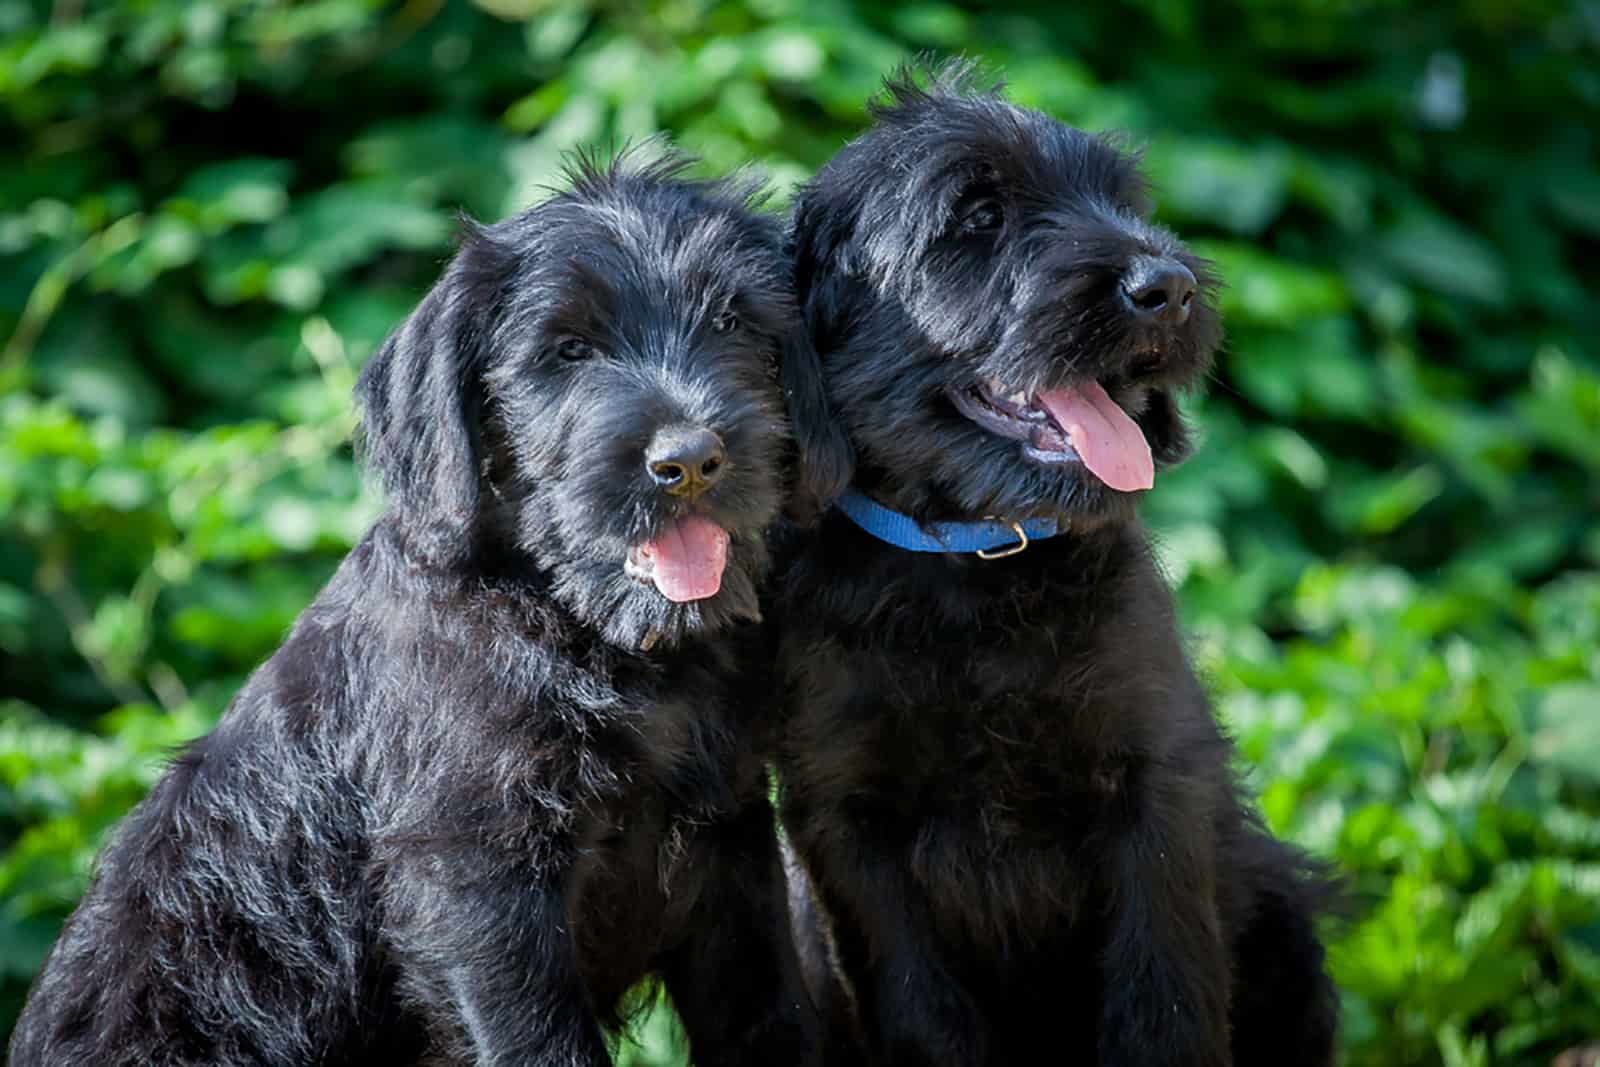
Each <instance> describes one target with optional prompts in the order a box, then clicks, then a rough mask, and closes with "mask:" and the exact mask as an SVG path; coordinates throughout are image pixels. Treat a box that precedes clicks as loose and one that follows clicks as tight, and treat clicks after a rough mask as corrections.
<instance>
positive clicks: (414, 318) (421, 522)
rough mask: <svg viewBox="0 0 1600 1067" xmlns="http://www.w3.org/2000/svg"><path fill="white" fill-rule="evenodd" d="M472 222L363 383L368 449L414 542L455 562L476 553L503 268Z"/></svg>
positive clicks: (434, 556)
mask: <svg viewBox="0 0 1600 1067" xmlns="http://www.w3.org/2000/svg"><path fill="white" fill-rule="evenodd" d="M496 259H498V257H497V256H496V255H495V253H494V251H493V244H492V241H491V239H490V238H489V237H488V236H487V235H486V234H485V233H484V232H483V231H481V230H479V229H477V228H476V227H474V226H472V225H471V224H468V226H467V229H466V232H465V237H464V240H463V243H462V247H461V250H460V251H459V252H458V253H457V254H456V257H455V259H453V260H452V261H451V263H450V265H449V266H448V267H446V268H445V272H444V275H443V276H442V277H441V278H440V279H439V281H438V282H437V283H436V284H435V285H434V287H433V289H432V291H430V292H429V293H428V295H427V296H425V297H423V299H422V302H421V303H420V304H418V305H417V309H416V310H415V311H413V312H412V313H411V317H410V318H408V319H407V320H406V321H405V324H404V325H402V326H401V327H400V328H399V329H398V330H396V331H395V332H394V333H392V334H390V335H389V338H388V340H386V341H385V342H384V343H383V346H382V347H381V348H379V349H378V351H377V353H376V354H375V355H374V356H373V357H372V358H371V359H370V360H369V361H368V362H367V365H366V366H365V367H364V368H362V371H361V376H360V378H359V379H357V382H356V404H357V406H358V407H359V408H360V410H361V438H362V454H363V458H364V459H365V461H366V463H367V465H368V466H369V467H371V468H372V469H373V470H375V471H376V472H377V473H378V476H379V477H380V478H381V479H382V482H383V488H384V491H385V493H386V494H387V496H388V506H389V513H390V514H391V515H392V516H394V517H395V518H396V519H397V520H398V522H399V524H400V529H401V531H402V534H403V536H404V538H405V543H406V547H407V549H408V550H410V551H414V552H415V553H416V554H417V555H418V556H419V557H421V558H422V559H425V560H427V561H429V562H433V563H439V564H449V563H452V562H459V561H461V560H463V559H465V558H466V557H467V556H468V555H469V554H470V553H471V551H472V547H473V544H472V541H473V532H474V526H475V520H476V517H477V512H478V495H479V482H480V481H481V475H480V465H481V457H482V448H481V445H480V442H479V420H480V416H481V409H482V405H483V386H482V366H481V364H482V362H483V353H484V351H485V346H486V345H487V343H488V342H487V339H486V336H485V335H486V333H487V331H488V322H487V320H488V316H489V305H490V302H491V301H492V299H493V294H494V293H495V292H497V291H498V288H499V285H500V280H499V277H497V275H499V276H500V277H503V273H502V272H500V271H497V270H495V269H494V263H493V262H491V261H492V260H496Z"/></svg>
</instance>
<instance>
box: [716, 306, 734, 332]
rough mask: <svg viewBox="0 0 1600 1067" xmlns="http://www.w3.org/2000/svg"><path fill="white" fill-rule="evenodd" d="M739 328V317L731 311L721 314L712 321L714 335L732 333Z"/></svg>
mask: <svg viewBox="0 0 1600 1067" xmlns="http://www.w3.org/2000/svg"><path fill="white" fill-rule="evenodd" d="M738 328H739V316H737V315H735V314H734V313H733V312H731V311H723V312H720V313H718V315H717V317H716V318H714V319H712V320H711V331H712V332H713V333H732V332H733V331H734V330H737V329H738Z"/></svg>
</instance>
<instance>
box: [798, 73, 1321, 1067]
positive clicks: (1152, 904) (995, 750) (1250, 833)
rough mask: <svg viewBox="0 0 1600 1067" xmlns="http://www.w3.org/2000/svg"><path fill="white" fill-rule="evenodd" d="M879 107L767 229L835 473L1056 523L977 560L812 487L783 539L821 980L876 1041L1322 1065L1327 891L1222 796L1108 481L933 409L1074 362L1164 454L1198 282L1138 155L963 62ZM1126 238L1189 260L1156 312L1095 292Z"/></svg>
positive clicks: (1045, 379) (986, 1051)
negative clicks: (878, 521)
mask: <svg viewBox="0 0 1600 1067" xmlns="http://www.w3.org/2000/svg"><path fill="white" fill-rule="evenodd" d="M875 115H876V119H877V122H876V124H875V126H874V127H873V128H872V129H871V130H869V131H868V132H867V133H866V134H864V135H863V136H862V137H860V138H859V139H858V140H856V141H854V142H853V143H851V144H850V145H849V146H847V147H846V148H844V149H843V150H842V151H841V152H840V153H839V154H838V155H837V156H836V157H835V158H834V160H833V161H832V162H830V163H829V164H828V165H827V166H826V167H825V168H824V169H823V170H822V171H821V173H819V174H818V176H817V177H816V179H815V180H814V181H813V182H812V183H811V184H810V185H809V186H808V187H807V188H806V189H804V190H803V192H802V194H801V196H800V197H799V200H798V203H797V205H796V209H795V215H794V233H793V243H794V253H795V270H796V277H797V281H798V286H797V288H798V290H799V296H800V300H801V303H802V309H803V312H804V314H805V316H806V319H807V323H808V325H809V328H810V330H811V335H812V338H813V340H814V341H815V342H816V347H817V353H818V356H819V358H820V359H821V361H822V369H823V373H824V377H825V381H826V392H827V398H826V402H827V403H828V404H829V405H831V407H832V409H833V410H834V411H835V412H836V413H837V416H836V417H837V419H838V421H839V422H840V423H841V424H842V425H843V427H844V428H845V429H846V430H847V432H848V437H849V445H850V448H851V449H852V450H853V459H854V462H855V484H856V485H857V486H858V487H859V488H860V489H862V490H863V491H865V492H867V493H868V494H870V495H871V496H873V497H875V498H876V499H877V500H879V501H880V502H882V503H884V504H886V505H888V506H890V507H892V508H895V509H898V510H900V511H902V512H905V513H907V514H910V515H912V516H914V517H916V518H917V519H918V520H920V521H932V520H961V519H966V520H976V519H979V518H982V517H984V516H989V515H997V516H1003V517H1006V518H1022V517H1025V516H1053V517H1056V518H1058V519H1059V520H1060V521H1061V523H1062V525H1063V526H1065V527H1067V529H1066V531H1065V532H1064V533H1062V534H1061V535H1059V536H1057V537H1054V538H1052V539H1049V540H1043V541H1038V542H1035V543H1034V544H1033V545H1031V546H1030V547H1029V548H1027V549H1026V550H1025V551H1023V552H1022V553H1020V554H1019V555H1015V556H1012V557H1010V558H1006V559H999V560H993V561H984V560H980V559H978V558H976V557H974V556H971V555H965V556H956V555H949V554H936V553H930V554H923V553H912V552H907V551H904V550H902V549H899V548H895V547H892V546H890V545H888V544H885V543H883V542H880V541H877V540H875V539H874V538H872V537H871V536H869V535H867V534H866V533H864V532H863V531H862V530H860V529H858V528H857V527H856V526H855V525H853V524H852V523H851V522H850V521H849V520H848V519H847V518H845V517H844V516H843V515H841V514H839V513H837V512H835V513H833V514H831V515H830V516H828V517H827V518H826V519H825V521H824V522H823V524H822V525H821V527H820V529H819V531H818V532H817V533H816V534H815V535H814V536H809V537H805V538H802V539H799V540H798V541H797V543H796V544H795V545H794V546H793V551H792V559H788V560H787V561H786V562H785V563H784V565H783V574H782V577H781V579H780V581H779V589H778V592H777V615H778V617H779V619H778V621H779V623H780V627H781V629H782V638H781V650H780V668H781V670H782V671H783V672H784V675H785V681H786V685H787V690H788V702H789V707H788V716H789V724H788V726H787V728H786V736H785V740H784V743H783V746H782V757H781V761H780V775H779V778H780V782H781V783H782V787H783V795H782V811H783V819H784V823H785V825H786V827H787V828H788V830H789V832H790V835H791V839H792V843H793V846H794V848H795V850H796V852H797V854H798V857H799V859H800V864H799V866H800V867H801V868H803V870H804V872H805V873H807V874H809V876H810V882H811V886H810V888H809V891H801V892H796V893H795V894H794V900H795V905H796V912H797V921H796V928H797V933H798V936H799V939H800V943H801V952H802V955H803V956H804V957H805V959H806V960H807V962H808V964H809V968H810V971H811V974H810V975H809V977H810V978H811V979H812V980H813V984H814V985H815V986H816V987H817V994H818V996H819V997H820V998H822V999H823V1000H825V1001H830V1002H831V1003H832V1010H833V1011H834V1013H835V1014H836V1016H837V1017H841V1018H844V1017H848V1018H850V1019H851V1021H852V1024H853V1025H855V1026H858V1027H859V1028H860V1031H861V1033H862V1035H863V1036H864V1037H865V1044H866V1047H867V1049H869V1050H870V1053H871V1055H872V1058H873V1059H875V1060H876V1061H879V1062H883V1063H887V1064H894V1065H909V1064H941V1065H949V1064H966V1065H976V1064H996V1065H999V1064H1005V1065H1012V1064H1018V1063H1024V1062H1033V1061H1035V1060H1037V1059H1038V1058H1039V1056H1040V1055H1041V1054H1044V1053H1046V1052H1048V1058H1050V1059H1052V1060H1055V1061H1059V1062H1062V1063H1084V1064H1091V1063H1094V1064H1101V1065H1104V1067H1158V1065H1160V1067H1180V1065H1181V1067H1224V1065H1228V1064H1236V1065H1241V1067H1242V1065H1246V1064H1268V1063H1271V1064H1275V1065H1276V1064H1291V1063H1292V1064H1297V1065H1304V1067H1316V1065H1318V1064H1328V1063H1330V1062H1331V1061H1332V1044H1333V1033H1334V1024H1335V999H1334V995H1333V991H1332V988H1331V986H1330V984H1329V982H1328V980H1327V978H1326V977H1325V974H1324V970H1323V950H1322V947H1321V945H1320V944H1319V942H1318V938H1317V935H1316V932H1315V929H1314V926H1315V918H1316V915H1317V912H1318V910H1319V908H1320V906H1321V901H1322V896H1323V892H1324V889H1325V882H1324V881H1323V879H1322V876H1321V874H1320V872H1318V871H1317V870H1316V869H1315V868H1314V866H1313V865H1312V864H1310V863H1309V862H1308V861H1307V860H1306V859H1305V857H1303V856H1301V855H1300V854H1299V853H1297V852H1296V851H1294V850H1292V849H1291V848H1289V847H1288V846H1286V845H1284V844H1281V843H1279V842H1278V841H1276V840H1274V839H1273V838H1272V837H1271V836H1270V835H1269V834H1268V833H1267V832H1266V830H1265V829H1264V828H1263V827H1262V825H1261V824H1260V822H1259V821H1258V820H1257V818H1256V817H1255V816H1254V815H1253V814H1252V813H1251V811H1250V810H1249V808H1248V806H1247V804H1246V802H1245V801H1244V799H1243V798H1242V796H1241V792H1240V789H1239V787H1238V785H1237V783H1236V781H1235V777H1234V774H1233V772H1232V770H1231V767H1230V762H1231V758H1232V750H1231V748H1230V745H1229V743H1228V742H1227V740H1226V738H1225V737H1224V736H1223V734H1222V732H1221V730H1220V729H1219V727H1218V724H1217V723H1216V721H1215V719H1214V717H1213V715H1212V713H1211V711H1210V709H1209V707H1208V704H1207V700H1206V696H1205V694H1204V692H1203V691H1202V689H1201V686H1200V685H1199V684H1198V683H1197V681H1196V679H1195V676H1194V674H1193V672H1192V670H1191V669H1190V667H1189V665H1188V663H1187V662H1186V659H1185V655H1184V651H1183V648H1182V645H1181V642H1180V638H1179V634H1178V630H1177V626H1176V621H1175V617H1174V609H1173V602H1172V598H1171V595H1170V593H1169V592H1168V590H1167V588H1166V585H1165V583H1164V582H1163V581H1162V579H1161V577H1160V575H1159V573H1158V571H1157V569H1156V567H1155V565H1154V563H1153V562H1152V559H1151V555H1150V552H1149V549H1148V546H1147V542H1146V538H1145V535H1144V534H1143V532H1142V530H1141V529H1140V527H1139V525H1138V524H1137V521H1136V519H1135V517H1134V506H1133V505H1134V501H1133V497H1134V495H1135V494H1132V493H1122V492H1117V491H1114V490H1112V489H1110V488H1108V487H1107V486H1106V485H1104V484H1102V483H1101V482H1100V481H1099V479H1097V478H1096V477H1095V476H1094V475H1093V474H1091V473H1089V472H1088V471H1087V470H1086V469H1085V468H1084V467H1083V466H1082V465H1081V464H1080V463H1077V462H1075V461H1061V460H1060V459H1057V460H1055V461H1052V462H1042V461H1040V460H1038V459H1036V458H1034V457H1033V456H1031V455H1030V454H1029V452H1028V450H1027V448H1026V446H1025V443H1024V442H1023V441H1021V440H1018V439H1014V438H1010V437H1005V436H1000V435H997V434H994V433H991V432H990V431H989V430H987V429H985V428H984V427H983V426H981V425H979V424H978V423H977V422H975V421H974V420H973V419H972V418H971V417H969V415H968V414H964V413H963V410H962V407H961V406H960V404H959V403H958V400H959V399H960V398H961V396H962V393H963V391H964V390H968V389H970V388H971V387H972V386H973V385H974V383H977V382H981V381H983V380H985V379H998V380H999V381H1000V382H1001V383H1003V384H1005V385H1008V386H1011V387H1014V388H1016V389H1018V390H1021V391H1024V392H1026V393H1028V394H1030V395H1033V394H1036V393H1037V392H1038V391H1040V390H1044V389H1055V388H1063V387H1078V386H1079V385H1081V384H1082V383H1084V382H1086V381H1088V380H1090V379H1093V380H1094V381H1096V382H1098V383H1100V384H1101V385H1102V386H1103V387H1104V388H1105V389H1106V390H1107V392H1108V393H1109V394H1110V395H1111V396H1113V397H1115V398H1116V399H1117V401H1118V402H1119V403H1120V405H1121V406H1122V407H1123V408H1124V410H1126V411H1127V412H1128V413H1129V414H1132V415H1134V416H1135V418H1136V421H1137V422H1138V424H1139V425H1140V427H1141V428H1142V430H1143V432H1144V435H1145V437H1146V438H1147V439H1148V441H1149V442H1150V445H1151V447H1152V451H1153V453H1154V455H1155V458H1156V460H1157V461H1158V463H1160V464H1170V463H1172V462H1175V461H1176V460H1178V459H1180V458H1181V457H1182V456H1183V455H1184V453H1185V451H1186V449H1187V435H1186V432H1185V428H1184V425H1183V422H1182V420H1181V418H1180V415H1179V412H1178V407H1177V404H1176V402H1175V400H1174V390H1178V389H1182V388H1185V387H1188V386H1190V385H1192V384H1194V383H1196V382H1197V381H1198V380H1199V379H1200V378H1201V377H1202V376H1203V374H1204V372H1205V370H1206V368H1207V367H1208V366H1209V362H1210V358H1211V355H1212V352H1213V350H1214V349H1215V347H1216V346H1217V344H1218V342H1219V339H1220V330H1219V327H1218V324H1217V317H1216V314H1215V312H1214V311H1213V310H1212V308H1211V307H1210V304H1209V300H1210V297H1211V294H1212V292H1213V290H1214V288H1215V282H1214V281H1213V280H1211V278H1210V276H1209V274H1208V272H1207V270H1206V265H1205V264H1204V263H1202V262H1200V261H1198V260H1197V259H1196V258H1195V257H1194V256H1192V255H1191V254H1190V253H1189V252H1188V251H1187V250H1186V249H1185V248H1184V246H1183V245H1182V244H1181V243H1179V241H1178V240H1177V239H1176V238H1175V237H1174V236H1173V235H1172V234H1170V233H1168V232H1166V231H1165V230H1163V229H1160V228H1159V227H1157V226H1155V225H1153V224H1152V223H1150V222H1149V221H1148V219H1147V214H1148V211H1149V203H1148V199H1147V197H1146V194H1145V191H1144V187H1143V184H1142V183H1141V181H1140V178H1139V174H1138V171H1137V168H1136V162H1135V160H1134V159H1133V158H1131V157H1130V156H1129V155H1128V154H1127V153H1126V152H1124V151H1121V150H1119V149H1118V147H1117V146H1116V145H1114V144H1112V143H1109V142H1107V141H1106V140H1103V139H1100V138H1096V137H1092V136H1090V135H1088V134H1085V133H1082V132H1080V131H1078V130H1074V129H1070V128H1068V127H1066V126H1063V125H1061V124H1060V123H1057V122H1055V121H1053V120H1052V119H1050V118H1047V117H1046V116H1044V115H1042V114H1039V113H1037V112H1034V111H1029V110H1024V109H1022V108H1019V107H1016V106H1013V105H1011V104H1009V103H1007V102H1006V101H1005V100H1004V99H1003V98H1002V97H1001V96H1000V95H999V92H998V90H996V89H991V88H988V87H985V86H981V85H977V84H976V80H975V78H974V77H973V75H972V73H971V71H970V70H969V69H968V68H964V67H954V68H946V69H945V70H943V71H941V72H939V73H937V74H936V75H935V76H934V77H933V79H932V82H931V84H919V83H918V82H917V81H915V80H913V79H910V78H902V79H900V80H897V81H894V82H892V83H891V85H890V86H889V99H888V100H887V102H885V103H884V104H883V105H882V106H880V107H878V108H877V109H876V112H875ZM1135 256H1146V257H1157V258H1160V259H1162V260H1164V261H1177V262H1179V263H1182V264H1184V265H1185V266H1186V267H1187V268H1188V269H1189V270H1190V271H1192V272H1193V274H1194V276H1195V277H1196V279H1198V293H1197V294H1196V298H1195V300H1194V302H1193V305H1192V307H1191V308H1190V313H1189V315H1188V317H1187V319H1186V321H1184V322H1182V323H1181V324H1179V323H1172V322H1154V323H1152V322H1150V321H1148V317H1145V318H1140V317H1138V316H1135V315H1134V314H1132V311H1131V309H1130V308H1129V307H1128V306H1127V305H1126V304H1124V302H1123V301H1122V298H1121V294H1120V293H1119V286H1120V285H1121V284H1122V280H1123V279H1124V277H1126V275H1127V272H1128V271H1129V269H1130V264H1131V263H1132V262H1133V259H1134V257H1135ZM822 415H823V412H822V411H821V410H820V409H811V410H808V411H806V412H805V413H803V414H802V413H799V412H796V413H795V418H796V419H797V421H803V420H805V419H814V418H819V417H822ZM851 458H852V457H851V455H850V454H848V453H843V452H841V453H840V454H838V455H836V456H835V458H834V462H833V464H832V465H831V466H829V467H827V468H826V469H827V470H829V471H834V470H837V469H838V468H839V467H840V466H841V465H843V464H845V463H847V462H848V461H849V460H850V459H851ZM834 488H836V486H834V485H832V484H827V485H819V486H817V489H818V491H819V492H822V493H827V492H829V491H831V490H832V489H834ZM784 554H785V556H786V557H787V556H788V555H790V552H789V550H788V549H786V550H785V553H784ZM797 873H798V872H797ZM824 963H830V964H831V969H832V970H833V971H835V972H836V973H837V975H839V976H842V979H843V980H842V982H839V983H836V982H832V981H830V980H829V976H828V975H827V974H826V973H820V972H822V971H823V969H824V968H823V966H822V965H823V964H824Z"/></svg>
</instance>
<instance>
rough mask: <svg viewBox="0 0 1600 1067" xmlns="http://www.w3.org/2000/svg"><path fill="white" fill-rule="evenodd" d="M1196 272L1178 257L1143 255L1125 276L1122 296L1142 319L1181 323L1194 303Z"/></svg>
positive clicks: (1170, 323) (1169, 323) (1172, 324)
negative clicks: (1161, 257) (1179, 260)
mask: <svg viewBox="0 0 1600 1067" xmlns="http://www.w3.org/2000/svg"><path fill="white" fill-rule="evenodd" d="M1194 290H1195V280H1194V272H1193V271H1191V270H1190V269H1189V268H1188V267H1185V266H1184V265H1183V264H1182V263H1179V262H1178V261H1177V260H1175V259H1157V258H1156V257H1154V256H1140V257H1139V258H1138V259H1135V260H1134V261H1133V263H1132V265H1130V266H1129V267H1128V270H1127V273H1125V274H1124V275H1123V276H1122V300H1123V303H1125V304H1127V305H1128V310H1129V311H1131V312H1133V314H1134V315H1136V316H1137V317H1139V318H1141V319H1147V320H1149V321H1151V322H1161V323H1166V324H1167V325H1169V326H1178V325H1181V324H1182V323H1183V322H1184V321H1186V320H1187V319H1188V318H1189V305H1190V304H1192V303H1194Z"/></svg>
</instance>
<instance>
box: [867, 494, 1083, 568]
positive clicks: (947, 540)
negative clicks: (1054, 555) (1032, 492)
mask: <svg viewBox="0 0 1600 1067" xmlns="http://www.w3.org/2000/svg"><path fill="white" fill-rule="evenodd" d="M839 510H840V511H842V512H844V513H845V514H846V515H847V516H849V518H850V521H851V522H853V523H855V524H856V525H857V526H859V527H861V528H862V529H863V530H865V531H867V533H869V534H871V535H872V536H873V537H876V538H877V539H878V540H880V541H887V542H888V543H889V544H891V545H894V546H895V547H896V548H903V549H905V550H907V551H908V552H953V553H956V554H961V553H966V552H976V553H977V554H978V555H979V556H982V557H983V558H984V559H998V558H1000V557H1001V556H1014V555H1016V554H1017V553H1018V552H1021V551H1022V550H1023V549H1024V548H1027V547H1028V542H1030V541H1040V540H1043V539H1044V538H1046V537H1054V536H1055V535H1056V534H1058V533H1060V532H1061V531H1060V530H1059V529H1058V528H1057V526H1056V520H1054V519H1029V520H1028V521H1026V522H1005V521H1002V520H998V519H984V520H983V521H981V522H930V523H928V524H927V525H925V526H924V525H921V524H919V523H918V522H917V521H916V520H915V519H913V518H912V517H911V516H909V515H902V514H900V513H899V512H898V511H891V510H890V509H888V508H886V507H884V506H883V505H882V504H880V503H878V502H877V501H876V500H873V499H872V498H871V497H869V496H867V494H865V493H863V492H861V491H860V490H858V489H851V490H848V491H847V492H846V493H845V494H844V496H842V497H840V498H839ZM995 549H1003V550H1004V551H999V552H996V551H994V550H995Z"/></svg>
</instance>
